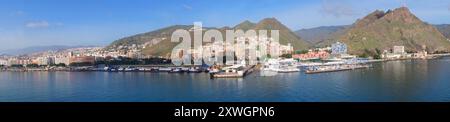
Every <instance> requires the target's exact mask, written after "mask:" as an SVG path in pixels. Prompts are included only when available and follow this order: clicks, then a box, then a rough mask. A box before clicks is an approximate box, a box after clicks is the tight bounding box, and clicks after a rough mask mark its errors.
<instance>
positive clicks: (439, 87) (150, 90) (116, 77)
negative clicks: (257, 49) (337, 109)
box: [0, 58, 450, 102]
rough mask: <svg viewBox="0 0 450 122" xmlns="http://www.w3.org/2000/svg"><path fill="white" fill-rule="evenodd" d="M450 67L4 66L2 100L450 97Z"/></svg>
mask: <svg viewBox="0 0 450 122" xmlns="http://www.w3.org/2000/svg"><path fill="white" fill-rule="evenodd" d="M449 68H450V60H449V58H443V59H437V60H413V61H393V62H383V63H375V64H373V68H371V69H361V70H352V71H344V72H333V73H323V74H313V75H306V74H303V73H288V74H279V75H277V76H273V77H261V76H259V73H253V74H251V75H249V76H247V77H245V78H236V79H210V78H209V75H208V74H202V73H200V74H188V73H184V74H183V73H180V74H177V73H174V74H171V73H142V72H139V73H131V72H128V73H123V72H112V73H109V72H0V101H32V102H35V101H96V102H98V101H125V102H127V101H150V102H157V101H174V102H176V101H187V102H190V101H192V102H195V101H206V102H208V101H217V102H220V101H267V102H269V101H280V102H287V101H289V102H293V101H300V102H301V101H311V102H317V101H322V102H327V101H337V102H339V101H366V102H372V101H449V100H450V80H449V79H450V75H448V69H449Z"/></svg>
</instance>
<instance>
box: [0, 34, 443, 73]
mask: <svg viewBox="0 0 450 122" xmlns="http://www.w3.org/2000/svg"><path fill="white" fill-rule="evenodd" d="M267 45H270V44H267ZM276 46H279V47H277V48H280V49H281V50H279V53H280V54H281V55H280V57H278V58H270V57H269V58H266V59H260V60H263V61H262V63H258V64H256V65H249V64H248V59H241V60H236V61H235V62H238V63H236V64H224V65H216V64H215V65H212V66H208V65H205V64H202V65H183V66H175V65H173V64H172V63H171V60H170V59H169V58H167V57H161V56H159V57H153V56H144V55H142V53H141V52H139V51H138V48H139V47H141V48H145V46H137V45H133V46H131V47H120V48H119V49H121V50H105V48H102V47H81V48H72V49H65V50H59V51H46V52H37V53H33V54H28V55H21V56H2V57H0V65H1V71H105V72H169V73H201V72H206V73H210V74H211V77H213V78H230V77H232V78H236V77H244V76H245V75H247V74H249V73H251V72H253V71H255V70H258V71H260V72H262V73H261V74H262V76H265V75H267V74H270V73H271V72H272V73H292V72H304V73H306V74H315V73H324V72H334V71H345V70H353V69H362V68H370V67H371V65H370V63H372V62H381V61H391V60H414V59H418V60H423V59H425V60H426V59H433V58H437V57H440V56H448V55H449V54H428V53H427V51H426V50H425V49H426V46H425V45H423V46H422V47H423V51H419V52H415V53H407V52H406V51H405V47H404V46H393V47H392V48H391V50H384V51H382V52H381V54H380V55H379V56H376V57H372V56H365V55H351V54H348V46H347V45H346V44H345V43H342V42H339V41H337V42H336V43H333V44H332V45H331V46H328V47H324V48H314V49H309V50H304V51H298V50H297V51H295V50H293V48H292V46H290V44H288V45H280V44H278V45H276ZM205 47H206V48H211V45H207V46H204V48H205ZM271 48H274V46H268V50H270V49H271ZM236 51H239V50H236ZM241 51H245V50H241ZM191 52H194V53H193V54H196V53H195V50H191ZM236 54H237V55H238V56H245V54H246V53H245V52H236ZM190 56H196V55H192V54H190ZM216 58H217V57H216ZM215 60H218V59H215Z"/></svg>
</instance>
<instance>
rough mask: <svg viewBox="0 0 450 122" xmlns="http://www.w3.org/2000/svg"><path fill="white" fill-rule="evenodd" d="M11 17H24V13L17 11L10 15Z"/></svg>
mask: <svg viewBox="0 0 450 122" xmlns="http://www.w3.org/2000/svg"><path fill="white" fill-rule="evenodd" d="M11 15H12V16H23V15H25V12H24V11H21V10H19V11H14V12H12V13H11Z"/></svg>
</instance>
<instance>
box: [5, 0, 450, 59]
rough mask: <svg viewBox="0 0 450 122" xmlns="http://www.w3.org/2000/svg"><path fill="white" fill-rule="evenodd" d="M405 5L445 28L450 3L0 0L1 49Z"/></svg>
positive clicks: (102, 41) (349, 14)
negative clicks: (180, 26) (165, 29)
mask: <svg viewBox="0 0 450 122" xmlns="http://www.w3.org/2000/svg"><path fill="white" fill-rule="evenodd" d="M401 6H407V7H409V8H410V9H411V11H412V12H413V13H414V14H416V16H418V17H419V18H420V19H422V20H424V21H426V22H428V23H431V24H450V0H0V50H7V49H18V48H25V47H30V46H46V45H71V46H74V45H98V46H104V45H107V44H109V43H111V42H113V41H115V40H117V39H120V38H123V37H126V36H130V35H134V34H138V33H143V32H149V31H152V30H156V29H159V28H163V27H167V26H170V25H180V24H182V25H188V24H193V23H194V22H202V23H203V26H205V27H223V26H230V27H231V26H234V25H236V24H239V23H240V22H242V21H244V20H250V21H252V22H255V23H256V22H258V21H260V20H261V19H264V18H267V17H275V18H277V19H278V20H279V21H281V22H282V23H283V24H285V25H286V26H288V27H289V28H290V29H292V30H298V29H302V28H313V27H319V26H333V25H348V24H352V23H353V22H355V21H356V20H357V19H358V18H362V17H364V16H365V15H367V14H368V13H371V12H373V11H375V10H388V9H395V8H398V7H401Z"/></svg>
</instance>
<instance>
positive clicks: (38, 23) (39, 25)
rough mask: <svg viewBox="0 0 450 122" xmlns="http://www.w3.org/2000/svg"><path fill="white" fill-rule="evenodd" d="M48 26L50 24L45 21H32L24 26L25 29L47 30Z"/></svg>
mask: <svg viewBox="0 0 450 122" xmlns="http://www.w3.org/2000/svg"><path fill="white" fill-rule="evenodd" d="M49 26H50V24H49V23H48V22H47V21H33V22H27V23H26V24H25V27H28V28H47V27H49Z"/></svg>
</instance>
